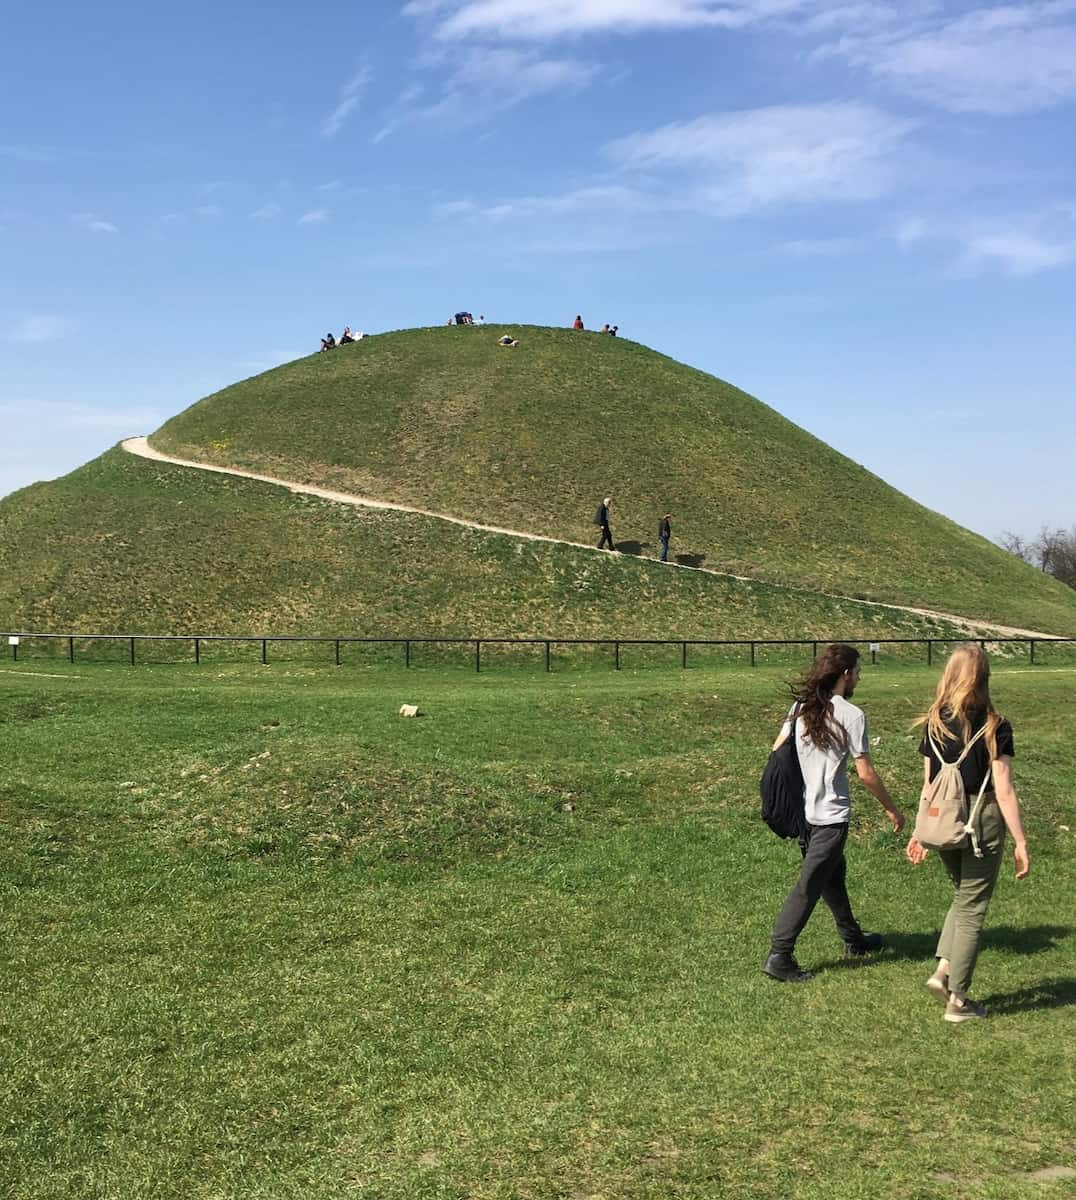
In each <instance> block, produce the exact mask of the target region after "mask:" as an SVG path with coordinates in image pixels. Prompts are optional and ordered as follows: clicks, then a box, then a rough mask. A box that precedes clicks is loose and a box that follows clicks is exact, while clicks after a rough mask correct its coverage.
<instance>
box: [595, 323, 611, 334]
mask: <svg viewBox="0 0 1076 1200" xmlns="http://www.w3.org/2000/svg"><path fill="white" fill-rule="evenodd" d="M598 332H599V333H608V332H609V325H608V322H607V323H606V324H605V325H603V326H602V327H601V329H599V330H598Z"/></svg>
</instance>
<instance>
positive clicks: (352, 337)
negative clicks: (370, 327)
mask: <svg viewBox="0 0 1076 1200" xmlns="http://www.w3.org/2000/svg"><path fill="white" fill-rule="evenodd" d="M365 336H366V334H365V333H352V332H351V326H350V325H345V326H344V332H343V333H342V334H341V335H340V340H339V341H337V340H336V338H335V337H333V335H332V334H331V333H327V334H326V335H325V336H324V337H323V338H322V339H321V348H322V350H335V349H336V347H337V346H347V345H349V344H350V343H351V342H361V341H362V339H363V338H364V337H365Z"/></svg>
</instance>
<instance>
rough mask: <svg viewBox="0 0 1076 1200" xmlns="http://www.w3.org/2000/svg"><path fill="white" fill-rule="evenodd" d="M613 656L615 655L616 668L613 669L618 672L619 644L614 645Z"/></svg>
mask: <svg viewBox="0 0 1076 1200" xmlns="http://www.w3.org/2000/svg"><path fill="white" fill-rule="evenodd" d="M615 654H616V666H615V668H614V669H615V670H617V671H619V670H620V643H619V642H616V643H615Z"/></svg>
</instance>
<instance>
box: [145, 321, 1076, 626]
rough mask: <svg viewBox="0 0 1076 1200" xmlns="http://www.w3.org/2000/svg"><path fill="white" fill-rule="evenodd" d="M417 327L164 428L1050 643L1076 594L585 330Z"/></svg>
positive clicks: (658, 364)
mask: <svg viewBox="0 0 1076 1200" xmlns="http://www.w3.org/2000/svg"><path fill="white" fill-rule="evenodd" d="M514 328H515V331H516V332H518V333H519V335H520V337H521V340H522V345H521V346H520V347H518V348H517V349H515V350H504V349H502V348H500V347H498V346H497V345H496V344H495V342H496V337H497V335H498V333H499V332H500V329H499V327H493V328H491V327H486V328H474V329H458V328H444V327H441V328H435V329H424V330H410V331H404V332H399V333H393V334H385V335H381V336H378V337H374V338H369V339H366V340H364V341H362V342H360V343H359V344H357V345H355V346H349V347H342V348H341V349H340V350H338V351H336V352H334V353H332V354H322V355H313V356H311V357H309V358H306V359H302V360H300V361H298V362H295V363H290V364H288V365H286V366H283V367H279V368H277V369H276V370H274V371H271V372H268V373H267V374H265V375H261V376H258V377H256V378H254V379H250V380H246V381H244V382H242V383H239V384H236V385H235V386H233V387H230V388H227V389H225V390H224V391H223V392H219V393H217V394H216V395H214V396H210V397H207V398H206V399H204V400H202V401H200V402H199V403H198V404H196V405H194V406H193V407H192V408H190V409H188V410H186V411H185V412H183V413H181V414H179V415H178V416H176V417H174V418H173V419H172V420H171V421H169V422H167V423H166V424H165V425H164V426H163V427H162V428H161V429H160V430H159V431H158V432H157V433H156V434H154V435H153V438H152V441H153V444H154V445H155V446H157V447H158V448H159V449H161V450H165V451H170V452H173V453H176V454H179V455H181V456H185V457H191V458H196V459H200V460H205V461H212V462H217V463H221V464H227V465H237V466H242V467H251V468H255V469H258V470H260V471H263V472H270V473H273V474H277V475H280V476H283V477H285V478H294V479H298V480H303V481H306V482H315V483H325V484H329V485H331V486H336V487H339V488H342V489H345V490H353V491H357V492H362V493H367V494H372V495H376V496H380V497H382V498H385V499H391V500H396V501H401V502H405V503H412V504H415V505H419V506H425V507H430V508H432V509H434V510H437V511H443V512H448V513H452V514H455V515H459V516H464V517H470V518H472V519H476V520H481V521H484V522H488V523H492V524H501V525H506V526H508V527H511V528H519V529H526V530H531V531H534V532H538V533H545V534H549V535H552V536H554V537H565V538H568V539H571V540H583V539H589V538H590V537H592V536H593V533H594V530H593V527H592V526H591V525H590V524H589V521H590V518H591V517H592V515H593V512H594V508H595V505H596V503H597V501H598V499H599V498H600V497H601V496H602V495H603V494H605V493H610V494H612V495H613V496H614V525H613V532H614V536H615V537H616V538H617V539H618V540H619V541H622V542H625V541H627V542H631V541H634V542H636V543H641V544H643V545H645V546H650V547H652V546H653V544H654V542H655V533H654V531H655V528H656V523H657V518H658V516H659V515H660V514H661V513H662V512H663V511H666V510H668V511H671V512H672V513H673V514H674V521H673V528H674V550H676V551H679V552H681V553H690V554H695V555H699V556H702V558H703V561H704V565H706V566H711V567H717V568H719V569H727V570H730V571H734V572H736V573H739V574H748V575H752V576H755V577H757V578H762V579H766V580H769V581H772V582H785V583H792V584H798V585H802V586H808V587H814V588H819V589H822V590H839V591H844V592H847V593H850V594H853V595H862V596H866V597H869V598H871V599H877V600H883V601H889V602H895V603H903V604H915V605H921V606H924V607H929V608H937V609H941V610H943V611H950V612H956V613H961V614H965V615H968V616H972V617H978V618H980V619H984V620H995V621H1001V622H1005V623H1009V624H1014V625H1020V626H1024V627H1029V628H1041V629H1044V630H1047V631H1050V632H1053V633H1059V634H1063V635H1071V634H1073V633H1074V632H1076V593H1074V592H1073V591H1072V590H1071V589H1068V588H1065V587H1063V586H1062V585H1061V584H1059V583H1057V582H1056V581H1054V580H1051V579H1049V578H1047V577H1046V576H1044V575H1043V574H1042V573H1041V572H1038V571H1035V570H1033V569H1032V568H1030V567H1027V566H1025V565H1024V564H1022V563H1020V562H1018V561H1017V560H1016V559H1014V558H1013V557H1012V556H1011V555H1008V554H1006V553H1004V552H1003V551H1001V550H1000V549H998V548H997V547H995V546H992V545H991V544H990V543H989V542H987V541H986V540H985V539H983V538H981V537H979V536H977V535H975V534H973V533H971V532H969V531H968V530H965V529H962V528H960V527H959V526H957V525H955V524H954V523H953V522H951V521H949V520H947V519H946V518H944V517H942V516H940V515H938V514H937V513H932V512H930V511H928V510H926V509H924V508H923V507H921V506H920V505H918V504H916V503H915V502H914V501H912V500H910V499H909V498H908V497H906V496H903V495H901V494H900V493H898V492H896V491H894V490H893V489H892V488H890V487H889V486H888V485H887V484H885V483H884V482H883V481H882V480H880V479H878V478H877V477H876V476H874V475H872V474H871V473H870V472H869V471H867V470H865V469H864V468H862V467H860V466H858V465H857V464H856V463H854V462H851V461H850V460H849V459H847V458H845V457H843V456H842V455H840V454H838V453H837V452H836V451H834V450H832V449H830V448H829V447H828V446H826V445H825V444H823V443H822V442H820V441H818V440H817V439H816V438H813V437H811V436H810V435H808V434H806V433H805V432H804V431H803V430H801V429H799V428H798V427H797V426H795V425H793V424H792V423H791V422H789V421H787V420H785V419H784V418H783V417H781V416H780V415H779V414H777V413H776V412H774V411H773V410H772V409H770V408H768V407H767V406H766V405H764V404H761V403H760V402H759V401H757V400H755V399H754V398H752V397H751V396H748V395H746V394H745V393H744V392H741V391H739V390H738V389H736V388H734V387H732V386H730V385H729V384H726V383H723V382H721V381H720V380H717V379H714V378H712V377H711V376H708V375H705V374H703V373H702V372H700V371H696V370H693V369H691V368H688V367H685V366H683V365H682V364H680V363H677V362H675V361H673V360H672V359H669V358H666V357H664V356H662V355H660V354H657V353H655V352H654V351H651V350H649V349H647V348H645V347H643V346H640V345H637V344H635V343H632V342H629V341H626V340H623V339H612V338H603V337H600V336H597V335H579V334H576V333H574V332H573V331H570V330H556V329H546V328H537V327H524V328H519V327H514Z"/></svg>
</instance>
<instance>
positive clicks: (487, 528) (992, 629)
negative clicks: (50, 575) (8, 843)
mask: <svg viewBox="0 0 1076 1200" xmlns="http://www.w3.org/2000/svg"><path fill="white" fill-rule="evenodd" d="M120 445H121V446H122V447H123V449H124V450H126V451H127V452H128V454H136V455H138V456H139V457H141V458H149V459H153V460H154V461H155V462H163V463H171V464H172V466H174V467H191V468H193V469H194V470H197V471H214V472H216V473H217V474H218V475H237V476H239V478H241V479H254V480H257V481H258V482H259V483H271V484H273V485H274V486H275V487H282V488H286V489H287V490H288V491H289V492H295V493H296V494H297V495H301V496H317V497H319V498H320V499H322V500H331V501H332V502H333V503H334V504H351V505H353V506H355V507H356V508H377V509H383V510H385V511H387V512H402V513H416V514H418V515H419V516H421V517H433V518H434V520H437V521H447V522H448V523H449V524H451V525H462V526H463V527H464V528H465V529H479V530H481V531H482V532H483V533H500V534H504V535H505V536H506V537H514V538H523V539H525V540H526V541H528V542H549V543H551V544H552V545H554V546H571V547H573V548H574V549H576V550H590V551H592V552H593V553H595V554H605V553H607V551H605V550H598V549H597V548H596V547H595V546H594V545H592V544H591V543H589V542H569V541H567V540H565V539H564V538H553V537H546V536H545V534H541V533H526V532H524V531H523V530H522V529H504V528H503V527H501V526H500V525H483V524H482V523H481V522H480V521H467V520H465V519H464V518H463V517H452V516H449V515H448V514H447V513H439V512H432V511H431V510H430V509H428V508H415V507H413V506H412V505H408V504H393V503H391V502H389V501H388V500H375V499H374V498H373V497H371V496H355V495H353V494H351V493H350V492H334V491H331V490H330V489H329V488H322V487H316V486H314V485H313V484H310V483H294V482H292V481H291V480H289V479H278V478H276V476H274V475H259V474H258V473H257V471H243V470H240V469H239V468H238V467H218V466H214V465H212V464H210V463H201V462H192V461H191V460H190V459H186V458H176V457H174V456H173V455H171V454H162V453H161V452H160V451H159V450H154V449H153V447H152V446H151V445H150V444H149V442H148V441H147V440H146V439H145V438H144V437H132V438H127V439H126V440H125V441H123V442H121V443H120ZM631 557H633V558H634V557H635V556H634V555H632V556H631ZM647 561H654V560H647ZM664 566H666V567H671V568H673V569H674V570H678V571H695V572H700V571H701V572H702V574H704V575H720V576H721V577H722V578H723V579H736V580H738V581H739V582H741V583H766V582H767V581H766V580H764V579H755V578H753V577H751V576H750V575H733V574H732V573H731V572H730V571H715V570H714V569H713V568H712V567H687V566H684V565H683V564H682V563H675V562H670V563H665V564H664ZM779 586H781V587H783V588H787V590H788V591H790V592H803V593H805V594H807V595H812V596H826V597H827V598H828V599H830V600H840V601H843V602H844V603H847V604H863V605H870V606H871V607H874V608H888V609H890V610H892V611H894V612H904V613H914V614H915V615H916V616H921V617H934V618H936V619H937V620H940V621H949V622H950V623H951V624H952V625H955V626H956V627H957V629H961V630H963V631H964V632H966V633H968V634H976V635H978V634H980V633H987V634H989V633H993V634H995V635H996V636H998V637H1021V638H1029V637H1033V638H1044V639H1049V638H1050V637H1052V636H1053V635H1052V634H1049V633H1040V632H1038V631H1037V630H1034V629H1018V628H1016V627H1015V626H1012V625H997V624H995V623H994V622H992V621H973V620H971V619H970V618H968V617H958V616H957V615H956V614H955V613H945V612H937V611H936V610H934V609H930V608H912V607H911V606H909V605H905V604H883V603H882V602H881V601H878V600H859V599H857V598H856V597H854V596H841V595H838V594H837V593H836V592H819V591H815V590H812V589H811V588H801V587H795V586H793V585H791V584H780V585H779Z"/></svg>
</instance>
